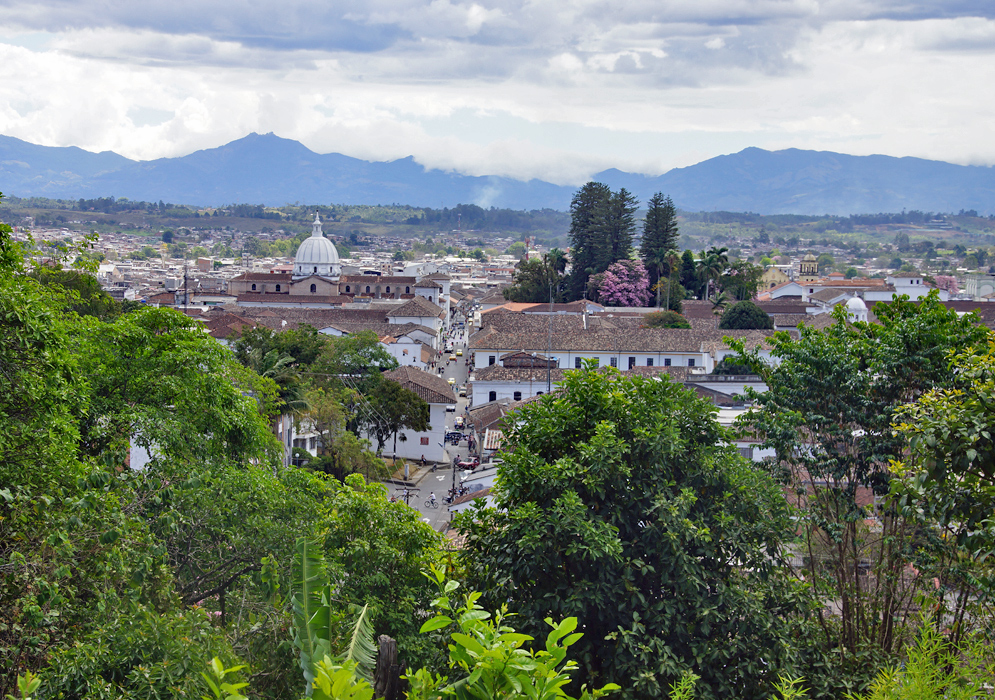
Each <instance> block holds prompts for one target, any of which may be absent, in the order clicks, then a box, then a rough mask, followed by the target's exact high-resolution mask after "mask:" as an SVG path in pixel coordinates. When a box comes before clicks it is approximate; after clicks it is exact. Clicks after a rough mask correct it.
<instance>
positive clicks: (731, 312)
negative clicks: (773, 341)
mask: <svg viewBox="0 0 995 700" xmlns="http://www.w3.org/2000/svg"><path fill="white" fill-rule="evenodd" d="M773 327H774V319H772V318H771V317H770V316H769V315H768V314H767V312H766V311H764V310H763V309H761V308H760V307H759V306H757V305H756V304H754V303H753V302H752V301H741V302H739V303H738V304H733V305H732V306H730V307H729V308H728V309H726V312H725V313H724V314H722V320H721V321H719V328H722V329H724V330H730V331H737V330H738V331H745V330H770V329H772V328H773Z"/></svg>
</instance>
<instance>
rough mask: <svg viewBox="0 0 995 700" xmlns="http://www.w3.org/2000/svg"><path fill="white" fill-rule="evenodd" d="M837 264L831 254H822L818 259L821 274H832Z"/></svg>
mask: <svg viewBox="0 0 995 700" xmlns="http://www.w3.org/2000/svg"><path fill="white" fill-rule="evenodd" d="M835 264H836V259H835V258H834V257H833V256H832V255H830V254H829V253H822V254H821V255H819V257H818V265H819V274H827V273H829V272H832V269H833V266H834V265H835Z"/></svg>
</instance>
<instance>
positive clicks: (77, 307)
mask: <svg viewBox="0 0 995 700" xmlns="http://www.w3.org/2000/svg"><path fill="white" fill-rule="evenodd" d="M30 275H31V276H32V277H34V278H35V279H36V280H38V281H39V282H41V283H42V284H43V285H45V286H46V287H54V288H56V289H62V290H64V291H65V295H66V296H65V299H66V305H67V307H68V308H69V309H70V310H72V311H74V312H76V313H78V314H79V315H81V316H95V317H97V318H99V319H101V320H104V321H107V320H111V319H113V318H115V317H116V316H118V315H119V314H120V313H121V306H120V304H118V303H117V302H116V301H115V300H114V299H113V298H112V297H111V295H110V294H108V293H107V292H105V291H104V290H103V288H102V287H101V286H100V282H98V281H97V278H96V277H94V276H93V275H90V274H87V273H86V272H84V271H83V270H66V269H63V268H62V267H59V266H57V267H37V268H35V269H33V270H32V271H31V273H30Z"/></svg>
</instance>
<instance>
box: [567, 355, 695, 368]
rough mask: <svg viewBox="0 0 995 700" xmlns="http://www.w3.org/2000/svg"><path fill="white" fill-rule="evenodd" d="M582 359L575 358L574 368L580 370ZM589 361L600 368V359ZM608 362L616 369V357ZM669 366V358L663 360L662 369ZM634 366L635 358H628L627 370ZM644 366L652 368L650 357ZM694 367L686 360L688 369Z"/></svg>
mask: <svg viewBox="0 0 995 700" xmlns="http://www.w3.org/2000/svg"><path fill="white" fill-rule="evenodd" d="M584 359H585V358H583V357H575V358H574V368H576V369H580V368H581V363H582V362H583V361H584ZM589 359H592V360H594V366H595V367H600V366H601V359H600V358H598V357H593V358H589ZM608 361H609V362H610V363H611V366H612V367H618V358H617V357H612V358H609V360H608ZM670 365H671V360H670V358H669V357H665V358H663V366H664V367H670ZM635 366H636V358H634V357H630V358H629V369H632V368H633V367H635ZM646 366H647V367H652V366H653V358H652V357H647V358H646ZM694 366H695V362H694V358H693V357H690V358H688V367H694Z"/></svg>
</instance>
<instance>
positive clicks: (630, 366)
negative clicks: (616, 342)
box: [629, 357, 636, 369]
mask: <svg viewBox="0 0 995 700" xmlns="http://www.w3.org/2000/svg"><path fill="white" fill-rule="evenodd" d="M635 366H636V358H634V357H630V358H629V369H632V368H633V367H635Z"/></svg>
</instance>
